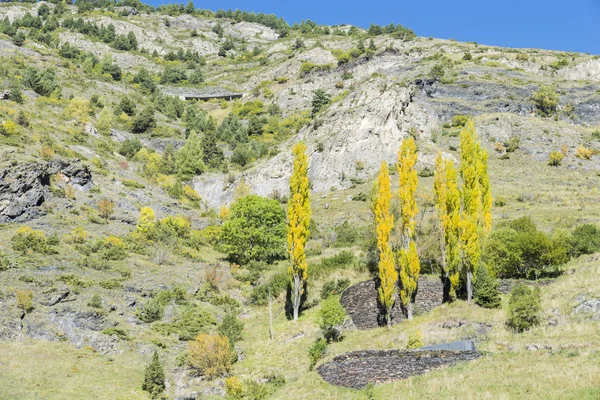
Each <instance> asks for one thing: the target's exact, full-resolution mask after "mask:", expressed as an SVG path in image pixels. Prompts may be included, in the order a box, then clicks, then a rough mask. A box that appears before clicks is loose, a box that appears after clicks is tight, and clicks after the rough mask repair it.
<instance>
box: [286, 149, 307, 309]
mask: <svg viewBox="0 0 600 400" xmlns="http://www.w3.org/2000/svg"><path fill="white" fill-rule="evenodd" d="M292 153H293V154H294V170H293V173H292V177H291V178H290V198H289V201H288V237H287V240H288V252H289V256H290V267H289V269H288V272H289V275H290V282H291V286H292V306H293V309H294V321H297V320H298V313H299V311H300V303H301V301H302V295H303V294H304V284H305V282H306V279H307V278H308V264H307V263H306V255H305V253H304V246H305V245H306V241H307V239H308V234H309V231H308V226H309V224H310V199H309V195H310V190H309V187H308V157H307V156H306V145H305V144H304V143H303V142H300V143H298V144H296V145H295V146H294V148H293V150H292Z"/></svg>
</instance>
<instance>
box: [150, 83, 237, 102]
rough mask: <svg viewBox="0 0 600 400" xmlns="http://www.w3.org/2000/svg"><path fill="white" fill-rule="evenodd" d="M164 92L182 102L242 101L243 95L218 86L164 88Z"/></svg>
mask: <svg viewBox="0 0 600 400" xmlns="http://www.w3.org/2000/svg"><path fill="white" fill-rule="evenodd" d="M162 91H163V92H164V93H165V94H166V95H169V96H175V97H179V98H180V99H181V100H204V101H208V100H212V99H224V100H228V101H231V100H233V99H241V98H242V97H243V94H242V93H236V92H232V91H230V90H227V89H223V88H220V87H216V86H208V87H204V88H194V87H163V88H162Z"/></svg>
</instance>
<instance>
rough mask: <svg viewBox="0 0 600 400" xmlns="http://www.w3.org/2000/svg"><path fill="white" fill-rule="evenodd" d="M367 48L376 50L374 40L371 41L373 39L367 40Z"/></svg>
mask: <svg viewBox="0 0 600 400" xmlns="http://www.w3.org/2000/svg"><path fill="white" fill-rule="evenodd" d="M369 50H373V51H375V50H377V47H376V46H375V42H374V41H373V39H371V40H369Z"/></svg>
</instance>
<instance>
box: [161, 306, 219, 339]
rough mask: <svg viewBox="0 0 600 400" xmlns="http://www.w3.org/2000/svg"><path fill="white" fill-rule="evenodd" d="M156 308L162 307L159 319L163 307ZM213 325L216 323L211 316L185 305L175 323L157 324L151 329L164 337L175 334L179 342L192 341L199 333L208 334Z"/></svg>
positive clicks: (199, 309) (198, 308)
mask: <svg viewBox="0 0 600 400" xmlns="http://www.w3.org/2000/svg"><path fill="white" fill-rule="evenodd" d="M154 307H157V306H154ZM158 307H162V308H161V309H160V317H159V318H158V319H160V318H162V315H163V313H164V307H165V306H160V305H158ZM156 320H157V319H155V321H156ZM215 325H216V321H215V319H214V317H213V316H212V315H211V314H209V313H208V312H206V311H204V310H202V308H200V307H198V306H193V305H187V306H184V307H183V311H182V312H181V315H180V317H178V318H177V320H176V321H174V322H172V323H163V322H157V323H155V324H154V325H153V326H152V329H153V330H155V331H156V332H159V333H161V334H163V335H165V336H168V335H171V334H176V335H177V336H179V340H181V341H188V340H192V339H194V338H195V337H196V336H197V335H198V334H199V333H201V332H202V333H208V332H210V331H211V330H212V329H213V327H214V326H215Z"/></svg>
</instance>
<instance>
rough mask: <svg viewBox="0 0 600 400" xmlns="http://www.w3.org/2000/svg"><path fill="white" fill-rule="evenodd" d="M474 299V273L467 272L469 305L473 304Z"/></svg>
mask: <svg viewBox="0 0 600 400" xmlns="http://www.w3.org/2000/svg"><path fill="white" fill-rule="evenodd" d="M472 299H473V271H471V270H468V271H467V303H468V304H471V300H472Z"/></svg>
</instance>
